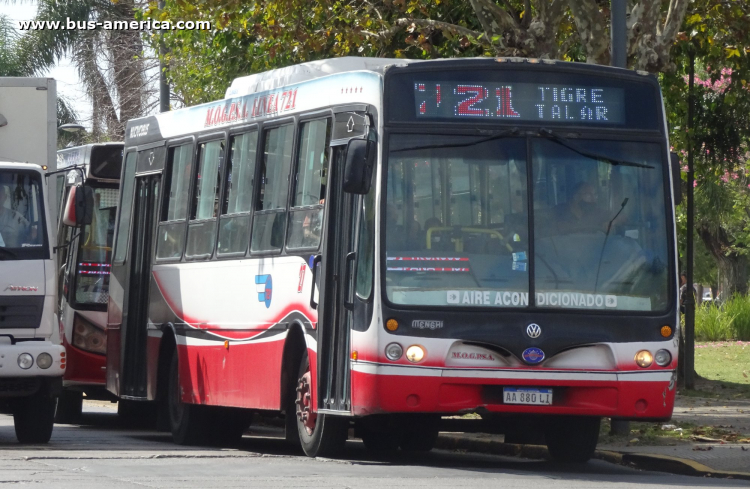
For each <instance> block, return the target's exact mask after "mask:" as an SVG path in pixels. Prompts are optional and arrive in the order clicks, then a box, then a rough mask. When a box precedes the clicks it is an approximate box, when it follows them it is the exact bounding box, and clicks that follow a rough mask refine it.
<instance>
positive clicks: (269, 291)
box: [255, 275, 273, 308]
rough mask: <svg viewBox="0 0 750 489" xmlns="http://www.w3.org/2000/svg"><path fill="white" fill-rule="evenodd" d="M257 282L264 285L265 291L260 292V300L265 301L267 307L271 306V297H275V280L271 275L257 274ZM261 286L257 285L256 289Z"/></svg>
mask: <svg viewBox="0 0 750 489" xmlns="http://www.w3.org/2000/svg"><path fill="white" fill-rule="evenodd" d="M255 284H256V285H263V291H262V292H260V291H259V292H258V302H265V303H266V308H269V307H271V299H272V298H273V280H272V279H271V275H256V276H255ZM258 288H259V287H256V290H257V289H258Z"/></svg>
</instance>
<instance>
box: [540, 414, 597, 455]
mask: <svg viewBox="0 0 750 489" xmlns="http://www.w3.org/2000/svg"><path fill="white" fill-rule="evenodd" d="M600 426H601V418H596V417H570V418H559V419H555V420H554V421H551V422H550V424H549V425H548V426H547V427H546V429H545V432H544V437H545V439H546V441H547V450H548V451H549V454H550V457H551V458H552V460H554V461H555V462H564V463H585V462H588V461H589V459H590V458H591V457H592V456H593V455H594V451H595V450H596V444H597V442H598V441H599V427H600Z"/></svg>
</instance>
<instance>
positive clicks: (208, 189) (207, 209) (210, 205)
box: [185, 141, 224, 257]
mask: <svg viewBox="0 0 750 489" xmlns="http://www.w3.org/2000/svg"><path fill="white" fill-rule="evenodd" d="M223 157H224V141H211V142H209V143H202V144H201V145H200V146H199V156H198V172H197V173H196V175H195V187H194V189H195V190H194V192H193V202H192V206H191V210H190V225H189V227H188V242H187V250H186V252H185V254H186V255H187V256H192V257H207V256H210V255H211V253H212V252H213V249H214V239H215V236H216V216H217V214H218V212H219V188H220V187H221V160H222V159H223Z"/></svg>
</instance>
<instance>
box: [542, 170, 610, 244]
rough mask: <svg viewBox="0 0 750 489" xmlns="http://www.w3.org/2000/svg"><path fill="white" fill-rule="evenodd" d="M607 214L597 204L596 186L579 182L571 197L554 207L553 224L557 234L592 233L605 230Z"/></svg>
mask: <svg viewBox="0 0 750 489" xmlns="http://www.w3.org/2000/svg"><path fill="white" fill-rule="evenodd" d="M607 221H608V219H607V216H606V215H605V213H604V211H603V209H602V207H601V206H599V205H598V194H597V191H596V187H595V186H594V185H592V184H591V183H589V182H579V183H578V184H576V186H575V187H574V188H573V193H572V197H571V199H570V200H569V201H568V202H567V203H565V204H562V205H559V206H557V207H555V209H554V224H555V226H556V227H557V228H558V234H574V233H592V232H596V231H602V232H604V231H606V230H607Z"/></svg>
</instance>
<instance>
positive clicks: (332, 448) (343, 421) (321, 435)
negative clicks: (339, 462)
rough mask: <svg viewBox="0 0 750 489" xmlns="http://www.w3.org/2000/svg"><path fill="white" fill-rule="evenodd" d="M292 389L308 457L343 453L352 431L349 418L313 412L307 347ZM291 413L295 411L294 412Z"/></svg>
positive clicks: (298, 430)
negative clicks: (350, 430)
mask: <svg viewBox="0 0 750 489" xmlns="http://www.w3.org/2000/svg"><path fill="white" fill-rule="evenodd" d="M294 388H295V390H294V392H293V393H292V395H293V399H295V400H296V402H295V410H294V414H295V418H296V420H297V433H298V434H299V442H300V446H302V450H303V451H304V452H305V455H307V456H308V457H334V456H336V455H339V454H340V453H341V452H342V451H343V449H344V445H345V443H346V439H347V437H348V434H349V420H348V419H347V418H343V417H339V416H330V415H326V414H315V413H313V412H312V408H313V406H312V383H311V375H310V360H309V357H308V356H307V351H305V353H304V354H303V356H302V361H301V362H300V366H299V373H298V375H297V383H296V384H295V386H294ZM290 414H291V413H290Z"/></svg>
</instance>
